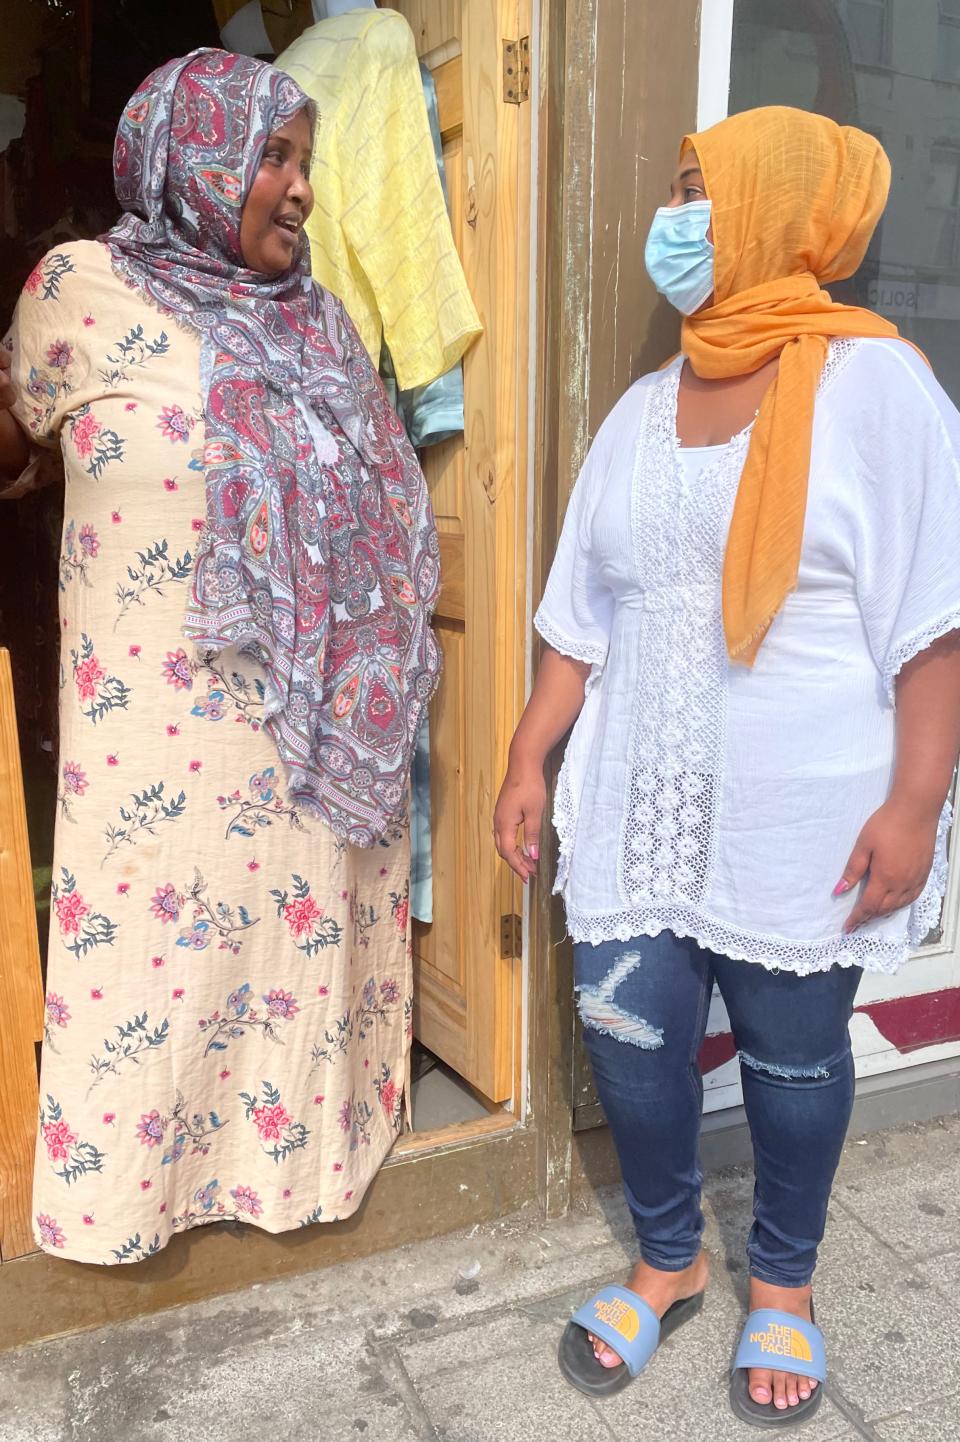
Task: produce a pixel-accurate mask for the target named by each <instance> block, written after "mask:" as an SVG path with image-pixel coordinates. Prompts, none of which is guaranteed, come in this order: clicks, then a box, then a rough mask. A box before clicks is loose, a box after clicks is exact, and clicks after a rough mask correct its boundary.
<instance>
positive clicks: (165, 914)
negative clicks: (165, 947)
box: [150, 881, 180, 925]
mask: <svg viewBox="0 0 960 1442" xmlns="http://www.w3.org/2000/svg"><path fill="white" fill-rule="evenodd" d="M150 910H151V911H152V912H153V914H154V916H155V917H156V918H157V920H158V921H162V922H163V923H164V925H166V924H167V922H169V921H179V920H180V897H179V896H178V895H177V888H176V887H175V886H174V884H173V882H172V881H168V882H167V884H166V886H158V887H157V889H156V891H155V892H154V895H153V900H152V901H151V902H150Z"/></svg>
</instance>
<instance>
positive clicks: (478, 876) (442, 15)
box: [0, 0, 531, 1160]
mask: <svg viewBox="0 0 960 1442" xmlns="http://www.w3.org/2000/svg"><path fill="white" fill-rule="evenodd" d="M148 8H149V9H150V11H151V16H152V18H151V19H150V23H149V24H146V23H144V24H141V23H140V20H138V14H139V11H140V10H141V9H143V6H142V5H140V4H138V3H136V0H104V3H102V4H101V3H93V4H92V5H91V4H82V3H81V4H79V5H77V6H63V5H59V4H57V3H53V0H51V3H50V4H49V5H45V4H39V3H38V4H37V5H36V6H35V7H31V8H28V9H27V10H26V11H22V12H20V17H19V18H18V20H17V22H16V23H15V25H14V27H13V28H14V31H15V32H16V33H15V36H14V39H13V40H12V41H11V43H10V45H9V46H8V47H7V55H6V57H5V60H4V62H3V64H4V75H3V80H2V83H0V90H6V91H9V93H10V94H11V95H13V94H14V93H18V92H20V91H21V90H22V88H23V78H24V76H31V77H32V78H31V79H30V81H29V86H30V87H31V88H32V95H33V105H32V114H33V115H34V116H39V117H46V116H47V115H48V113H50V112H51V110H52V109H55V110H56V112H57V114H58V116H59V120H58V122H57V124H58V127H60V128H58V129H57V131H56V134H54V135H53V136H51V135H50V133H49V129H48V127H47V125H46V120H45V119H42V120H41V122H40V126H39V128H38V129H35V130H34V131H33V132H31V130H30V119H29V116H28V126H27V130H26V131H25V132H24V134H23V135H22V136H21V137H19V138H18V139H17V140H16V141H15V146H14V150H13V152H12V154H11V155H8V156H6V157H4V158H3V160H0V165H3V166H4V167H5V169H4V187H3V193H4V195H5V196H6V198H7V203H6V206H5V210H4V213H3V217H2V219H3V227H2V228H3V231H4V235H3V246H4V255H5V259H6V262H7V263H6V265H5V266H4V274H5V276H6V278H7V280H8V281H9V285H8V286H7V288H6V289H5V290H4V291H3V293H2V295H0V302H2V320H3V323H4V325H5V324H6V322H7V320H8V318H9V315H10V313H11V311H12V307H13V304H14V303H15V299H16V290H17V287H18V285H19V283H20V282H22V280H23V278H24V277H25V276H26V274H27V273H28V272H29V270H30V269H31V267H32V265H33V264H34V263H35V261H36V260H37V259H38V258H39V256H40V255H41V254H42V253H44V252H45V251H46V250H47V249H49V248H50V247H51V246H52V245H55V244H56V243H58V241H63V240H68V239H75V238H83V237H87V236H93V235H96V234H98V233H99V232H100V231H101V230H102V229H104V228H105V227H106V226H107V225H109V224H110V223H111V222H112V220H113V218H114V202H113V199H112V182H111V173H110V156H111V150H112V130H113V125H114V123H115V117H116V112H117V111H118V110H119V107H120V105H121V104H122V102H123V100H124V99H125V98H126V96H127V94H129V93H130V91H131V90H132V88H133V87H134V85H135V84H136V83H137V82H138V81H139V80H140V79H141V78H142V76H143V74H145V73H146V72H147V71H148V70H149V69H150V68H152V66H154V65H155V64H157V63H160V62H161V61H162V60H163V59H166V58H167V57H168V55H169V54H174V53H182V52H183V51H184V50H188V49H191V48H193V47H195V46H197V45H205V44H212V45H216V44H218V43H219V39H218V30H217V25H216V19H215V15H214V7H213V5H212V4H209V5H204V6H197V5H193V4H189V3H186V0H183V3H177V4H174V5H171V6H165V7H161V8H162V10H163V17H162V21H161V19H160V18H159V16H158V14H157V13H155V12H154V10H153V7H148ZM391 8H394V9H396V10H399V11H401V12H402V13H403V14H404V15H405V17H406V18H407V20H408V21H409V23H410V25H411V28H412V30H413V32H414V35H415V37H416V42H417V49H418V52H419V54H420V57H421V60H422V61H423V62H424V63H426V64H427V65H428V66H429V67H430V69H431V71H432V73H433V76H434V80H435V83H436V86H437V91H438V98H439V106H440V123H441V132H442V139H443V151H444V161H445V166H446V173H447V181H448V186H449V192H450V208H451V218H452V223H453V229H454V235H455V239H456V243H457V246H458V249H459V251H460V254H461V257H462V260H463V265H464V270H465V273H466V276H467V280H468V283H469V285H470V289H471V291H472V293H473V296H474V299H475V302H476V305H477V308H478V310H479V312H480V315H481V318H482V320H483V324H484V332H483V335H482V336H481V337H480V338H479V339H478V340H477V342H476V343H475V344H474V346H473V347H472V349H471V350H470V352H469V353H468V355H467V357H466V359H465V365H464V371H465V377H464V379H465V399H466V406H465V421H466V424H465V433H464V436H463V438H462V439H458V440H455V441H451V442H447V443H445V444H443V445H442V446H438V447H436V448H434V449H432V450H430V451H427V452H425V453H424V456H423V461H424V468H425V471H426V474H427V478H428V483H429V486H430V491H431V495H432V499H433V503H434V507H435V511H436V514H437V518H438V525H439V529H440V532H441V560H442V568H443V578H444V586H443V596H442V600H441V604H440V609H439V612H438V615H437V618H436V627H437V633H438V636H439V639H440V643H441V647H442V650H443V654H444V663H445V671H444V677H443V681H442V684H441V689H440V692H439V694H438V696H437V699H436V701H435V703H434V706H433V708H432V716H431V739H432V757H431V790H432V816H433V840H432V854H433V896H434V904H433V921H432V922H431V923H429V924H422V923H417V924H416V925H415V934H414V950H415V978H416V979H415V1018H414V1031H415V1037H416V1042H415V1049H414V1057H413V1062H412V1069H411V1081H412V1106H411V1108H410V1115H409V1116H408V1125H409V1126H410V1128H411V1130H410V1131H409V1133H408V1135H407V1136H405V1137H404V1138H403V1139H402V1141H401V1143H400V1144H399V1145H398V1147H397V1149H396V1156H397V1159H398V1160H399V1159H403V1157H404V1156H406V1155H407V1154H408V1153H409V1152H410V1151H411V1150H413V1151H417V1150H420V1149H424V1150H427V1149H433V1148H436V1147H437V1146H443V1145H445V1144H446V1143H447V1142H449V1141H452V1140H462V1139H463V1136H464V1135H465V1134H466V1135H473V1134H478V1135H482V1134H484V1133H485V1132H487V1131H499V1130H505V1129H508V1128H510V1127H512V1126H513V1125H515V1123H516V1122H517V1120H518V1119H519V1115H520V1104H519V1099H520V1097H521V1095H522V1085H521V1075H522V1073H521V1042H522V1030H523V1028H522V1003H523V998H522V987H521V977H522V960H521V950H522V946H521V937H522V925H521V914H522V902H521V896H520V888H519V884H518V883H517V882H516V881H515V880H514V879H513V878H512V876H510V874H509V873H507V872H506V869H505V868H502V867H501V866H500V864H499V862H498V860H497V857H496V854H495V850H494V847H493V844H492V840H491V836H490V829H491V826H490V823H491V816H492V810H493V804H494V800H495V796H496V790H497V786H498V784H499V778H500V776H501V775H502V774H503V770H504V768H505V761H506V749H507V745H508V742H509V738H510V735H511V734H512V730H513V727H514V725H515V722H516V719H517V717H518V715H519V711H520V709H521V706H522V699H523V689H524V676H525V655H524V642H525V618H526V610H527V606H526V600H527V597H526V554H527V535H526V523H525V522H526V461H527V434H528V392H529V374H530V373H529V356H528V331H529V314H530V296H529V271H530V266H529V252H530V211H531V186H530V176H531V164H530V154H531V120H530V116H531V105H530V102H529V93H530V91H529V53H530V50H529V38H528V37H529V35H530V28H531V27H530V13H529V12H530V5H529V0H496V3H483V4H480V3H477V0H443V3H435V0H392V3H391ZM115 12H116V13H115ZM141 19H142V17H141ZM17 26H21V27H22V34H21V33H19V31H18V30H17ZM504 37H510V38H509V39H507V40H505V39H504ZM118 45H119V46H120V47H121V49H122V52H123V53H122V56H120V57H119V58H118V57H117V56H116V55H114V50H115V48H116V47H117V46H118ZM78 53H79V55H80V57H81V72H82V76H83V81H82V84H81V85H80V86H79V87H78V86H76V85H75V84H73V83H68V79H67V77H68V76H69V75H70V74H71V73H72V71H71V66H72V64H73V61H74V58H75V56H76V54H78ZM111 57H113V58H112V59H111ZM121 61H122V63H121ZM8 72H9V73H8ZM53 94H56V96H57V97H58V98H57V105H56V107H52V106H51V104H50V100H49V97H50V96H51V95H53ZM64 97H73V105H72V108H71V105H70V104H68V103H66V102H65V99H64ZM27 100H28V110H30V101H31V96H30V95H28V96H27ZM8 291H9V293H8ZM7 514H8V516H9V524H8V525H7V526H6V528H5V530H4V533H3V536H2V538H0V548H2V552H3V555H4V558H5V559H6V560H7V561H8V562H9V564H7V565H5V566H4V567H3V574H4V575H5V576H6V577H8V578H9V581H8V582H5V583H3V584H2V593H0V624H2V630H0V642H2V643H5V644H7V645H9V646H10V648H11V651H12V654H13V662H14V671H15V690H16V696H17V705H18V712H19V721H20V736H21V744H22V751H23V762H24V773H25V780H26V787H27V805H28V812H29V823H30V833H31V861H32V863H33V872H34V884H35V891H36V899H37V909H38V915H39V924H40V934H41V946H42V947H43V946H44V945H45V933H46V924H47V918H48V909H49V881H50V869H51V868H50V862H51V855H52V821H53V816H54V812H55V808H56V804H57V801H56V790H57V787H56V778H57V736H56V719H55V718H56V694H57V676H56V654H57V646H58V627H57V604H56V592H57V570H58V562H59V550H60V528H61V523H62V506H61V499H60V495H59V493H58V491H57V490H56V489H52V490H47V491H44V492H41V493H39V494H38V495H37V496H35V497H32V498H30V499H29V500H26V501H24V502H22V503H20V505H19V506H17V507H14V506H10V507H8V508H7Z"/></svg>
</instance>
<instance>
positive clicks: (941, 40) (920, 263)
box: [730, 0, 960, 404]
mask: <svg viewBox="0 0 960 1442" xmlns="http://www.w3.org/2000/svg"><path fill="white" fill-rule="evenodd" d="M954 54H955V55H956V59H957V68H956V72H955V75H954V74H953V72H951V74H950V76H949V78H955V79H956V81H957V84H956V85H945V84H943V81H944V80H945V79H947V78H948V74H947V72H948V69H949V67H950V66H951V65H952V64H953V61H952V60H951V58H950V57H951V56H953V55H954ZM774 104H779V105H784V104H786V105H798V106H801V107H802V108H803V109H807V110H816V111H819V112H821V113H822V114H824V115H829V116H831V117H832V119H834V120H836V121H838V122H839V123H840V124H843V125H858V126H859V127H860V128H861V129H863V130H868V131H870V132H871V133H872V134H874V135H876V136H877V137H878V138H879V139H880V140H881V141H882V144H883V146H884V148H885V149H886V151H887V154H888V155H889V157H890V160H891V164H892V167H893V185H892V189H891V194H890V203H889V205H888V207H887V211H886V214H885V216H884V220H883V225H882V227H881V228H880V230H879V231H878V234H877V236H876V237H875V238H874V242H873V244H872V245H871V247H870V251H869V253H868V255H867V258H866V261H865V262H864V265H863V266H862V268H861V270H860V273H859V274H858V275H857V276H855V277H854V278H853V281H852V283H851V284H849V285H846V286H843V287H836V288H835V294H836V295H837V298H838V299H840V298H842V299H852V300H855V301H857V302H858V303H860V304H863V305H869V306H872V307H873V308H874V309H875V310H878V311H879V312H880V313H881V315H885V316H887V317H888V318H889V319H890V320H892V321H894V322H895V323H896V325H897V326H899V328H900V331H901V334H903V335H905V336H906V337H907V338H908V339H909V340H912V341H915V342H916V344H917V345H918V346H920V348H921V349H922V350H924V351H925V352H926V354H927V355H928V356H929V357H930V360H931V362H932V364H933V367H934V370H935V371H936V373H937V376H938V377H939V379H940V380H941V381H942V383H943V384H944V386H945V387H946V389H947V391H948V392H949V394H950V396H951V397H952V399H953V400H954V402H955V403H957V404H960V345H958V341H960V0H735V3H734V12H733V34H732V48H731V65H730V110H731V111H737V110H748V109H750V108H751V107H752V106H755V105H774Z"/></svg>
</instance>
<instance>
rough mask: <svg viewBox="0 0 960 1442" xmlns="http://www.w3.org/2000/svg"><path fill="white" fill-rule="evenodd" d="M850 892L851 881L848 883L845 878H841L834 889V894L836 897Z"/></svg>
mask: <svg viewBox="0 0 960 1442" xmlns="http://www.w3.org/2000/svg"><path fill="white" fill-rule="evenodd" d="M849 890H850V883H849V881H847V880H845V879H844V878H843V877H841V878H840V880H839V881H838V882H837V884H836V886H835V887H834V888H833V894H834V896H843V895H844V894H845V893H846V892H848V891H849Z"/></svg>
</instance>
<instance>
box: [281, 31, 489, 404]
mask: <svg viewBox="0 0 960 1442" xmlns="http://www.w3.org/2000/svg"><path fill="white" fill-rule="evenodd" d="M275 63H276V64H277V65H278V66H279V68H280V69H281V70H285V71H287V73H288V74H289V75H292V76H293V78H294V79H295V80H296V81H297V82H298V83H299V84H300V85H301V87H302V88H303V90H304V91H305V92H306V93H307V95H309V96H310V98H311V99H312V100H314V101H315V102H316V105H317V110H318V120H317V135H316V141H315V144H314V154H313V167H312V171H311V181H312V184H313V188H314V192H315V197H316V199H315V204H314V210H313V214H312V215H311V216H310V218H309V220H308V221H307V226H306V230H307V235H308V237H309V240H310V249H311V259H312V265H313V275H314V279H315V280H318V281H319V282H320V284H321V285H324V286H326V288H327V289H328V290H331V291H333V293H334V294H335V295H337V296H339V297H340V299H341V300H342V301H343V303H344V305H345V306H346V308H347V311H348V312H349V314H350V316H351V318H352V320H353V322H354V324H355V325H356V327H357V329H358V331H359V332H360V335H361V338H362V340H363V343H364V345H365V346H366V347H367V350H368V351H369V352H370V355H371V357H372V358H373V360H374V362H375V363H376V362H379V359H380V347H381V342H382V340H383V339H386V342H387V345H388V346H389V347H390V354H391V356H392V357H393V363H394V367H395V369H396V374H397V380H398V382H399V385H400V387H401V389H403V390H410V389H412V388H413V387H415V386H422V385H427V384H429V382H430V381H433V380H436V378H437V377H438V376H440V375H443V374H444V372H445V371H448V370H449V369H450V368H451V366H453V365H455V364H456V362H457V361H458V360H460V358H461V356H462V355H463V353H464V351H466V349H467V347H468V346H469V345H470V343H471V341H472V340H473V339H474V337H475V336H477V335H479V334H480V332H481V330H482V329H483V327H482V325H481V323H480V318H479V316H478V315H477V312H476V308H475V306H474V304H473V300H472V298H471V296H470V291H469V289H468V287H467V282H466V278H465V276H464V274H463V267H462V266H461V264H460V257H459V256H458V254H457V250H456V246H455V245H454V241H453V235H452V232H451V230H450V221H449V218H448V216H447V211H446V206H445V204H444V199H443V191H442V189H441V187H440V179H439V176H438V174H437V163H436V158H435V155H434V149H433V139H432V137H431V135H430V126H429V122H428V120H427V110H426V105H425V102H424V98H423V87H422V85H421V81H420V69H419V63H418V60H417V51H416V44H415V42H414V38H413V32H412V31H411V29H410V26H409V25H408V23H407V21H406V20H405V19H404V17H403V16H402V15H400V14H398V13H397V12H396V11H393V10H366V9H365V10H353V11H348V12H347V13H346V14H344V15H338V16H334V17H331V18H330V19H329V20H324V21H322V22H321V23H320V24H319V25H314V26H312V27H311V28H310V29H309V30H308V31H306V32H305V33H304V34H303V35H302V36H301V37H300V38H299V40H296V41H294V43H293V44H292V45H291V46H290V47H289V48H288V49H287V50H285V51H284V53H283V54H282V55H280V56H279V57H278V58H277V60H276V62H275Z"/></svg>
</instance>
